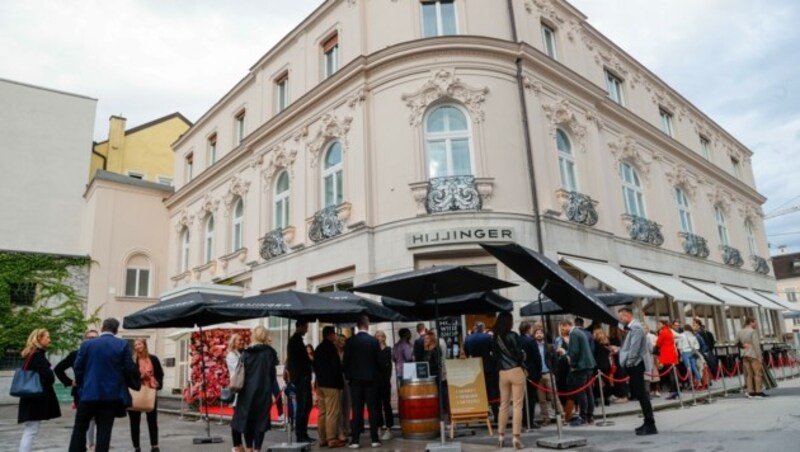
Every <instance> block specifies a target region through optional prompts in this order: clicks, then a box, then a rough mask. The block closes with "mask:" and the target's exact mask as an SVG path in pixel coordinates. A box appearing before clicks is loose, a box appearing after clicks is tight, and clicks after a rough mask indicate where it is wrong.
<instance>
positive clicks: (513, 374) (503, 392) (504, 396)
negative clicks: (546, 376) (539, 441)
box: [497, 367, 525, 436]
mask: <svg viewBox="0 0 800 452" xmlns="http://www.w3.org/2000/svg"><path fill="white" fill-rule="evenodd" d="M524 399H525V372H523V371H522V368H521V367H515V368H513V369H509V370H501V371H500V414H499V416H498V423H497V432H498V433H499V434H501V435H502V434H504V433H505V432H506V423H507V422H508V410H509V408H510V406H509V405H510V404H511V402H512V401H513V403H514V405H513V406H514V417H513V418H512V425H513V430H512V432H513V433H514V436H518V435H519V434H520V433H521V432H522V402H523V400H524Z"/></svg>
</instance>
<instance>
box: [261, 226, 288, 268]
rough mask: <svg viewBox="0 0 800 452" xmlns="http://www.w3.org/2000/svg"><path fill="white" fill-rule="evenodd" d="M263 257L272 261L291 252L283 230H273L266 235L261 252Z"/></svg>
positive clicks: (262, 241)
mask: <svg viewBox="0 0 800 452" xmlns="http://www.w3.org/2000/svg"><path fill="white" fill-rule="evenodd" d="M259 252H260V254H261V257H262V258H264V259H266V260H270V259H272V258H273V257H278V256H282V255H284V254H286V253H288V252H289V246H288V245H287V244H286V240H285V239H284V238H283V229H282V228H278V229H273V230H272V231H269V232H267V233H266V234H264V238H263V239H261V249H260V250H259Z"/></svg>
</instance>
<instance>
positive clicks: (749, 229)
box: [744, 220, 758, 256]
mask: <svg viewBox="0 0 800 452" xmlns="http://www.w3.org/2000/svg"><path fill="white" fill-rule="evenodd" d="M744 230H745V232H746V233H747V246H748V248H750V254H751V255H752V256H758V246H757V245H756V234H755V232H754V231H753V223H752V222H751V221H750V220H747V221H745V223H744Z"/></svg>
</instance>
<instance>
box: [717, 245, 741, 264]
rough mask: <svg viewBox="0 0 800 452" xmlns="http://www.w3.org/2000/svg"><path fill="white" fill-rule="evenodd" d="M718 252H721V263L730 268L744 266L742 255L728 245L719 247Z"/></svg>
mask: <svg viewBox="0 0 800 452" xmlns="http://www.w3.org/2000/svg"><path fill="white" fill-rule="evenodd" d="M719 250H720V251H721V252H722V262H724V263H725V265H730V266H731V267H741V266H742V265H744V259H742V253H740V252H739V250H737V249H736V248H734V247H732V246H728V245H720V246H719Z"/></svg>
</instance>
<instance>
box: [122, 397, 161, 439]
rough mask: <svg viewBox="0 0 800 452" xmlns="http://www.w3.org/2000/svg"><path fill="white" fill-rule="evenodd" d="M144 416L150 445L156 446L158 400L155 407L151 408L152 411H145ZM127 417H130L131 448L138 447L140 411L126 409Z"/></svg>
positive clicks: (140, 421) (140, 423)
mask: <svg viewBox="0 0 800 452" xmlns="http://www.w3.org/2000/svg"><path fill="white" fill-rule="evenodd" d="M145 417H146V418H147V432H148V433H149V434H150V445H151V446H157V445H158V402H156V407H155V408H154V409H153V411H151V412H149V413H145ZM128 419H130V423H131V440H132V442H133V448H134V449H138V448H139V446H140V443H139V429H140V428H141V426H142V413H140V412H138V411H128Z"/></svg>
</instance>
